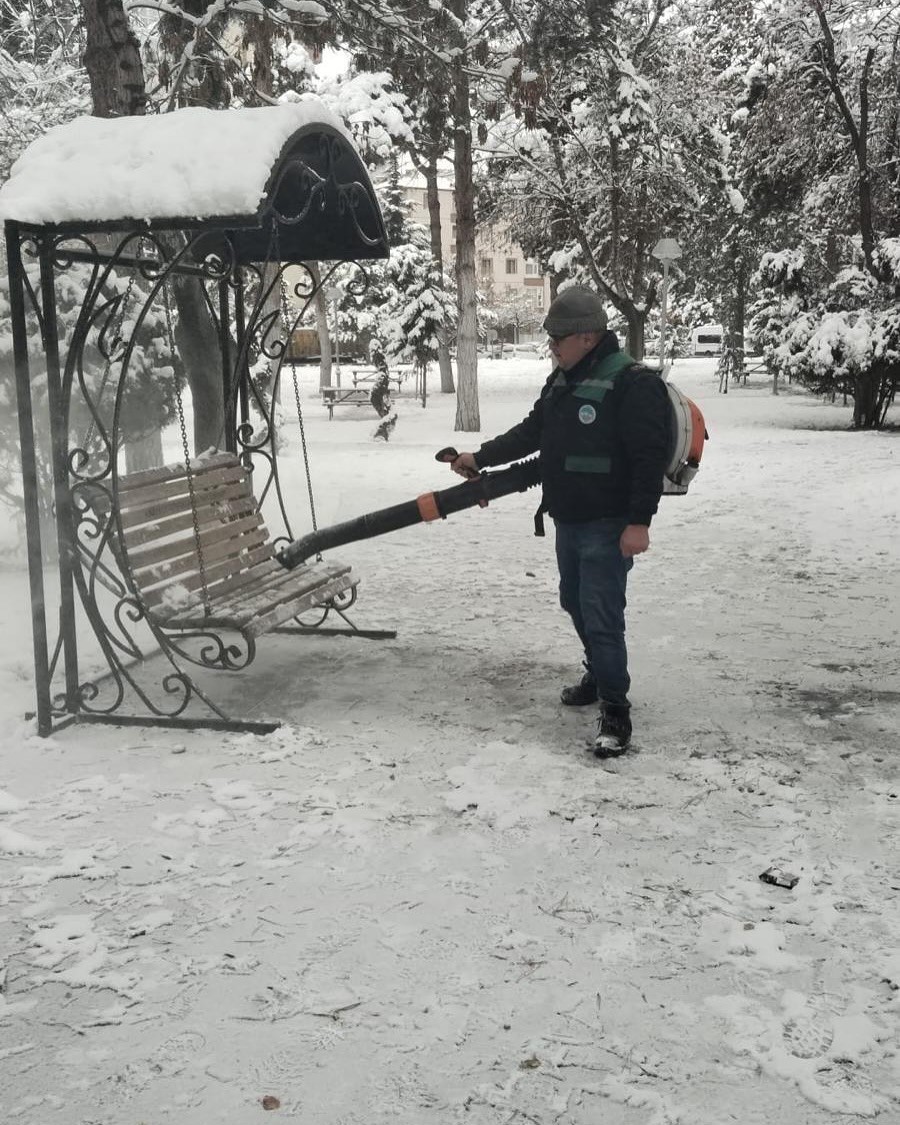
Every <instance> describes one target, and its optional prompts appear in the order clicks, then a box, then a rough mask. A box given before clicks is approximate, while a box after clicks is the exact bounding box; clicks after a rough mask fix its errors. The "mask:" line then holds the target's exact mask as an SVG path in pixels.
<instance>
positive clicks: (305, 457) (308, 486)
mask: <svg viewBox="0 0 900 1125" xmlns="http://www.w3.org/2000/svg"><path fill="white" fill-rule="evenodd" d="M287 301H288V296H287V286H286V285H285V282H284V274H283V273H282V275H281V304H282V310H283V315H284V320H285V332H286V333H287V341H288V343H287V345H286V346H288V347H289V346H290V324H289V322H288V316H287ZM291 380H292V382H293V384H294V401H295V402H296V404H297V422H298V423H299V425H300V448H301V449H302V450H303V465H304V468H305V469H306V492H307V495H308V496H309V513H310V517H311V519H312V529H313V531H318V530H319V525H318V521H317V519H316V500H315V496H314V495H313V483H312V472H311V471H310V467H309V448H308V446H307V444H306V426H305V424H304V422H303V406H302V404H301V402H300V383H299V380H298V379H297V365H296V363H292V364H291ZM318 557H319V558H320V559H321V557H322V556H321V555H319V556H318Z"/></svg>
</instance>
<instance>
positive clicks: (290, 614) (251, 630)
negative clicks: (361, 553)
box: [244, 574, 358, 637]
mask: <svg viewBox="0 0 900 1125" xmlns="http://www.w3.org/2000/svg"><path fill="white" fill-rule="evenodd" d="M356 585H358V582H357V580H356V579H355V578H351V577H350V575H349V574H342V575H341V576H340V577H339V578H332V579H331V581H330V582H326V583H325V585H324V586H319V587H318V588H317V589H315V590H312V591H310V592H309V593H308V594H304V595H303V596H302V597H298V598H293V599H291V600H290V601H287V602H281V603H280V604H279V605H278V606H276V607H275V608H274V609H272V610H271V611H270V612H269V613H267V614H265V615H263V616H262V617H257V618H254V620H253V621H251V622H250V623H249V624H248V625H247V626H246V627H245V629H244V631H245V632H246V633H247V634H248V635H249V636H251V637H259V636H261V635H262V634H263V633H268V632H271V630H272V629H277V628H278V626H279V625H283V624H284V623H285V622H286V621H292V620H293V619H294V618H295V617H297V616H298V614H301V613H306V612H307V610H310V609H313V608H314V607H315V606H320V605H323V604H324V603H325V602H327V601H330V600H331V599H332V598H334V597H336V596H337V595H338V594H342V593H343V592H344V591H345V590H351V589H353V587H354V586H356Z"/></svg>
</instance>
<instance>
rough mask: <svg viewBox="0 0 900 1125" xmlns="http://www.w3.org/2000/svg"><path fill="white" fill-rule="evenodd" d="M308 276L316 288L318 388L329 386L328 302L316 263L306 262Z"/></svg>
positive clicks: (329, 341)
mask: <svg viewBox="0 0 900 1125" xmlns="http://www.w3.org/2000/svg"><path fill="white" fill-rule="evenodd" d="M306 264H307V266H308V267H309V276H310V277H311V278H312V282H313V285H315V287H316V295H315V297H314V298H313V302H314V304H315V308H316V331H317V332H318V334H319V386H320V387H330V386H331V333H330V332H329V330H328V302H327V301H326V300H325V294H324V293H323V292H322V271H321V270H320V269H319V263H318V262H307V263H306Z"/></svg>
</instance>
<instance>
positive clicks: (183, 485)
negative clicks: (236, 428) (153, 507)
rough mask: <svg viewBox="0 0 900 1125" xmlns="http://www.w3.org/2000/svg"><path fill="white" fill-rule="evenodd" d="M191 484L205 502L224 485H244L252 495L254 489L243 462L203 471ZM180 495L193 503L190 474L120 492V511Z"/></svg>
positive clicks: (129, 510) (195, 492)
mask: <svg viewBox="0 0 900 1125" xmlns="http://www.w3.org/2000/svg"><path fill="white" fill-rule="evenodd" d="M191 484H192V485H193V486H194V495H195V496H196V497H197V498H198V499H199V498H201V497H202V498H203V499H204V500H206V501H208V500H209V497H210V495H211V494H214V493H215V492H216V491H217V490H218V489H219V488H222V487H223V486H225V485H231V486H234V485H243V487H244V489H245V491H246V492H247V494H248V495H249V496H252V495H253V490H252V488H251V487H250V481H249V479H248V477H247V474H246V473H245V472H244V470H243V469H242V468H241V466H240V465H232V466H231V467H228V466H225V467H224V468H220V469H216V470H214V471H212V472H208V473H204V474H203V475H202V476H198V477H196V478H192V480H191ZM179 496H180V497H183V498H184V499H185V502H187V503H190V498H191V489H190V486H189V485H188V480H187V477H181V478H179V479H178V480H170V481H163V482H161V483H160V484H154V485H150V486H148V487H147V488H135V489H129V490H127V491H125V492H123V493H120V495H119V510H120V511H122V512H131V511H134V510H135V509H137V508H142V507H146V506H147V505H149V504H155V503H157V502H158V501H160V500H173V499H175V497H179Z"/></svg>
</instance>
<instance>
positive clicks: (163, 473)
mask: <svg viewBox="0 0 900 1125" xmlns="http://www.w3.org/2000/svg"><path fill="white" fill-rule="evenodd" d="M236 460H237V458H236V457H235V455H234V454H233V453H214V454H211V455H210V456H208V457H198V458H197V459H196V460H194V461H192V462H191V472H192V473H194V474H195V475H197V476H199V475H200V474H201V473H205V472H208V471H210V470H212V469H217V468H219V467H221V466H228V465H234V464H235V461H236ZM238 464H240V462H238ZM241 468H242V469H243V465H241ZM185 476H187V469H186V468H185V464H184V462H183V461H175V462H173V463H172V464H170V465H160V466H159V468H156V469H140V470H138V471H137V472H135V473H128V474H127V475H126V476H121V477H119V491H120V492H127V491H128V490H130V489H133V488H143V487H144V485H147V484H155V483H157V482H158V481H166V480H173V479H175V478H176V477H185Z"/></svg>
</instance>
